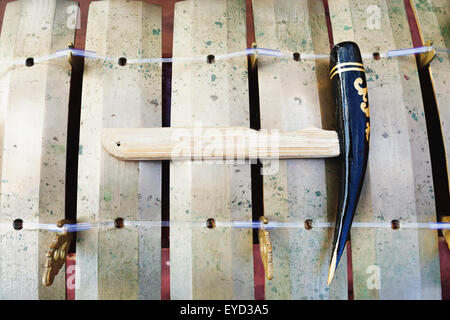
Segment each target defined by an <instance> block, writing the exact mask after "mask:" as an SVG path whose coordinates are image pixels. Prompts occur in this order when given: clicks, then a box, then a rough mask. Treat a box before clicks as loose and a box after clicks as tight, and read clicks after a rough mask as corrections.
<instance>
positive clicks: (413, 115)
mask: <svg viewBox="0 0 450 320" xmlns="http://www.w3.org/2000/svg"><path fill="white" fill-rule="evenodd" d="M411 118H413V119H414V120H416V121H418V120H419V119H418V118H417V115H416V114H415V113H414V112H413V113H411Z"/></svg>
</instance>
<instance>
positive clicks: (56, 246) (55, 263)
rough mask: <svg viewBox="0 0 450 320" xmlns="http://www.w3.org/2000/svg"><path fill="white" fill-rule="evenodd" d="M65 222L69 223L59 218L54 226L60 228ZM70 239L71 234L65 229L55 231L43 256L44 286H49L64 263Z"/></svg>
mask: <svg viewBox="0 0 450 320" xmlns="http://www.w3.org/2000/svg"><path fill="white" fill-rule="evenodd" d="M66 223H69V221H67V220H60V221H58V222H57V223H56V226H57V227H58V228H62V227H63V226H64V224H66ZM71 241H72V234H71V233H69V232H67V230H64V231H62V232H57V233H55V237H54V238H53V241H52V243H51V244H50V246H49V248H48V251H47V254H46V256H45V257H46V261H45V269H44V275H43V277H42V284H43V285H44V286H46V287H49V286H51V285H52V284H53V281H54V280H55V277H56V275H57V274H58V272H59V270H61V268H62V267H63V266H64V265H65V264H66V257H67V253H68V251H69V247H70V243H71Z"/></svg>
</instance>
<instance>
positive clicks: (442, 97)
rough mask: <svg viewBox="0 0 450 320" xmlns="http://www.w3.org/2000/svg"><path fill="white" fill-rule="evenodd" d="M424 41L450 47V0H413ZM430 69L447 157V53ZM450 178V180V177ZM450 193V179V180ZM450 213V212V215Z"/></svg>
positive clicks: (449, 140)
mask: <svg viewBox="0 0 450 320" xmlns="http://www.w3.org/2000/svg"><path fill="white" fill-rule="evenodd" d="M410 2H411V6H412V7H413V10H414V13H415V17H416V21H417V25H418V26H419V32H420V36H421V38H422V42H423V43H424V44H425V42H427V41H428V40H432V41H433V46H435V47H438V48H441V49H445V48H450V28H449V20H450V3H449V2H448V0H432V1H431V0H426V1H417V0H411V1H410ZM429 72H430V75H431V80H432V82H433V88H434V90H435V97H436V102H437V105H438V110H439V117H440V120H441V130H442V138H443V141H444V146H445V155H446V159H447V174H448V173H449V165H448V162H449V159H450V107H449V105H450V59H449V54H448V53H446V52H438V53H437V57H436V58H435V59H434V60H433V61H432V63H431V64H430V68H429ZM449 181H450V180H449ZM449 192H450V182H449ZM449 215H450V214H449Z"/></svg>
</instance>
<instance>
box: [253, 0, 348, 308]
mask: <svg viewBox="0 0 450 320" xmlns="http://www.w3.org/2000/svg"><path fill="white" fill-rule="evenodd" d="M253 14H254V19H255V34H256V42H257V44H258V47H262V48H272V49H280V50H283V51H290V52H299V53H300V55H301V54H311V53H322V54H327V53H328V52H329V40H328V33H327V26H326V19H325V11H324V8H323V3H322V1H315V0H312V1H306V0H304V1H295V0H291V1H276V0H262V1H261V0H256V1H253ZM328 65H329V61H328V59H326V60H322V61H317V62H316V61H310V60H309V61H305V60H302V61H300V62H296V61H294V59H291V60H290V61H280V60H278V59H268V58H265V57H261V58H260V59H259V62H258V77H259V91H260V108H261V128H263V129H281V130H301V129H303V128H305V127H308V126H315V127H322V118H323V122H324V124H325V125H326V126H331V123H332V122H334V121H330V119H334V114H335V112H334V103H333V99H332V98H331V85H330V81H329V79H328V71H329V67H328ZM319 92H320V96H319ZM330 117H331V118H330ZM272 165H274V166H275V167H276V166H279V169H278V170H277V171H276V172H274V173H269V174H267V175H265V176H264V215H265V216H266V217H268V219H269V220H273V221H286V222H288V221H291V222H292V221H296V222H298V221H300V222H303V221H305V220H306V219H312V220H313V223H314V222H327V221H334V220H335V215H336V213H335V212H334V208H335V204H333V203H330V205H328V203H329V202H328V201H327V198H328V194H329V193H330V197H331V199H335V191H331V192H329V191H328V190H327V189H328V188H330V189H334V190H336V191H337V187H338V185H337V183H336V182H334V183H333V182H332V180H334V181H337V179H336V177H337V175H338V173H337V172H336V170H335V169H336V168H335V166H333V163H328V164H327V166H326V165H325V161H324V160H287V161H279V163H278V164H275V163H274V162H273V163H272ZM327 171H328V174H327ZM332 177H333V178H334V179H332ZM327 181H328V186H327ZM327 187H328V188H327ZM332 232H333V230H332V229H323V228H313V229H312V230H311V231H307V230H305V229H302V230H298V229H291V230H289V231H286V230H272V231H270V233H271V237H272V241H273V255H274V258H273V259H274V278H273V280H270V281H266V299H347V296H348V293H347V272H346V268H347V264H346V261H345V259H343V261H342V262H341V264H340V266H339V268H338V271H337V276H336V279H335V280H334V282H333V283H332V285H331V286H330V287H327V286H326V282H327V276H328V267H329V263H330V255H331V251H330V250H331V249H330V248H331V242H332ZM344 256H345V253H344Z"/></svg>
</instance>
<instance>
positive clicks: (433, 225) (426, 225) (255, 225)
mask: <svg viewBox="0 0 450 320" xmlns="http://www.w3.org/2000/svg"><path fill="white" fill-rule="evenodd" d="M215 224H216V228H235V229H262V228H263V229H267V230H270V229H304V228H305V224H304V222H279V221H269V222H268V223H267V224H263V223H262V222H261V221H216V222H215ZM124 227H137V228H161V227H178V228H180V227H182V228H206V223H205V222H202V221H132V220H125V221H124ZM113 228H115V226H114V222H113V221H109V222H79V223H73V224H65V225H64V226H63V227H61V228H60V227H58V226H56V225H55V224H46V223H33V222H23V224H22V229H21V230H29V231H36V230H46V231H51V232H63V231H67V232H81V231H89V230H93V229H113ZM312 228H313V229H314V228H334V222H313V223H312ZM352 228H392V225H391V223H389V222H353V224H352ZM400 229H434V230H438V229H440V230H450V223H449V222H416V223H412V222H400ZM0 231H3V232H8V231H15V230H14V228H13V224H12V223H6V222H3V223H0Z"/></svg>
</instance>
